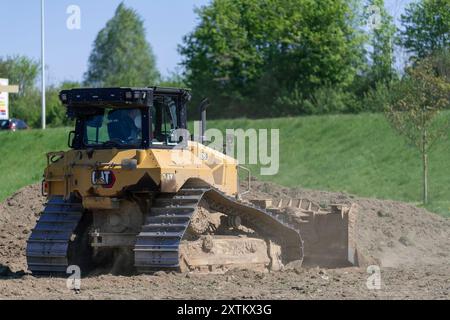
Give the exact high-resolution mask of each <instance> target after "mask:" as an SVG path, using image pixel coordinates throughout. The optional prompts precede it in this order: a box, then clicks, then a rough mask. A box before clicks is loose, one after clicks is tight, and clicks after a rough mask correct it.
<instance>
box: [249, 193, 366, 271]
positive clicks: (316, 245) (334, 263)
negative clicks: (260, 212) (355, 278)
mask: <svg viewBox="0 0 450 320" xmlns="http://www.w3.org/2000/svg"><path fill="white" fill-rule="evenodd" d="M251 202H252V203H254V204H255V205H257V206H259V207H262V208H265V209H267V210H270V211H272V212H274V213H278V214H282V215H284V216H285V217H286V219H288V220H289V221H291V222H292V223H294V224H296V225H297V226H298V227H299V228H300V232H301V234H302V238H303V241H304V253H305V257H304V259H303V266H305V267H316V266H319V267H323V268H339V267H348V266H352V265H358V261H357V260H358V259H357V251H356V250H357V248H356V238H355V234H356V219H357V206H356V204H352V205H338V204H336V205H330V206H329V207H327V208H323V207H321V206H319V205H318V204H316V203H314V202H312V201H310V200H307V199H277V200H252V201H251Z"/></svg>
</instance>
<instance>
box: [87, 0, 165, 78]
mask: <svg viewBox="0 0 450 320" xmlns="http://www.w3.org/2000/svg"><path fill="white" fill-rule="evenodd" d="M85 80H86V84H87V85H90V86H149V85H152V84H155V83H156V82H157V81H158V80H159V72H158V71H157V69H156V63H155V57H154V55H153V53H152V49H151V47H150V44H149V43H148V42H147V41H146V39H145V29H144V23H143V21H142V19H141V18H140V17H139V15H138V14H137V13H136V12H135V11H134V10H133V9H129V8H126V7H125V5H124V4H123V3H121V4H120V5H119V6H118V8H117V10H116V13H115V16H114V17H113V18H112V19H111V20H109V21H108V22H107V24H106V27H105V28H104V29H102V30H101V31H100V32H99V34H98V35H97V38H96V40H95V42H94V48H93V50H92V53H91V56H90V57H89V67H88V71H87V73H86V74H85Z"/></svg>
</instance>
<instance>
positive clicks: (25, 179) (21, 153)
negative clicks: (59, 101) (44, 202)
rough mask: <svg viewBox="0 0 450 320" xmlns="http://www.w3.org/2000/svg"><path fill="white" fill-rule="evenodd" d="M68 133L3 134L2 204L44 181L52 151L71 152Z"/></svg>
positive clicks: (0, 152) (0, 134) (0, 150)
mask: <svg viewBox="0 0 450 320" xmlns="http://www.w3.org/2000/svg"><path fill="white" fill-rule="evenodd" d="M68 132H69V130H68V129H65V128H63V129H48V130H46V131H41V130H30V131H19V132H0V170H1V171H2V172H1V177H2V179H1V180H0V201H3V200H4V199H5V198H6V197H7V196H9V195H11V194H12V193H14V192H15V191H17V190H18V189H20V188H22V187H24V186H26V185H29V184H32V183H36V182H38V181H41V180H42V176H43V173H44V172H43V170H44V168H45V165H46V163H47V160H46V156H45V154H46V153H47V152H49V151H59V150H64V149H67V135H68Z"/></svg>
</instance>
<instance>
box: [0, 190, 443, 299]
mask: <svg viewBox="0 0 450 320" xmlns="http://www.w3.org/2000/svg"><path fill="white" fill-rule="evenodd" d="M246 197H247V198H248V199H265V198H277V197H286V198H308V199H311V200H313V201H315V202H317V203H320V204H330V203H343V204H350V203H357V204H358V205H359V217H358V232H357V237H358V249H359V250H360V251H361V252H364V254H365V255H366V256H367V257H370V258H371V259H373V260H374V261H375V262H379V263H381V265H382V266H385V267H392V266H393V267H397V268H383V269H382V287H381V289H380V290H375V291H374V290H368V289H367V287H366V282H367V279H368V276H369V275H368V273H367V272H366V270H365V269H362V268H344V269H334V270H324V269H320V268H313V269H305V268H298V267H295V266H294V267H293V268H291V269H289V270H286V271H284V272H276V273H269V274H261V273H255V272H253V271H245V270H244V271H237V270H235V271H231V272H229V273H228V274H225V275H195V274H194V275H191V274H187V275H186V274H171V273H163V272H160V273H156V274H155V275H140V276H129V277H124V276H111V275H91V276H90V277H88V278H85V279H83V281H82V293H81V294H80V295H75V294H74V293H73V292H72V291H70V290H68V289H67V288H66V280H65V279H60V278H53V279H52V278H34V277H32V276H29V275H24V273H22V272H20V271H21V270H26V259H25V247H26V239H27V238H28V236H29V234H30V232H31V229H32V228H33V227H34V225H35V222H36V220H37V218H38V217H39V214H40V212H41V211H42V209H43V204H44V198H43V197H41V196H40V186H39V185H34V186H30V187H26V188H24V189H22V190H20V191H18V192H17V193H16V194H14V195H13V196H12V197H10V198H9V199H7V200H6V201H5V202H4V203H3V204H1V205H0V278H1V279H2V280H0V292H1V293H0V298H15V299H16V298H33V299H36V298H38V299H189V300H191V299H224V298H229V299H233V298H242V299H352V298H355V299H367V298H369V299H370V298H372V299H373V298H375V299H448V294H449V292H450V283H449V280H448V270H449V256H448V248H449V245H450V234H449V231H450V228H449V227H450V222H449V220H448V219H444V218H441V217H439V216H437V215H435V214H432V213H429V212H427V211H426V210H422V209H418V208H416V207H414V206H411V205H409V204H404V203H399V202H393V201H380V200H372V199H362V198H357V197H353V196H351V195H346V194H341V193H328V192H320V191H311V190H302V189H288V188H283V187H280V186H277V185H275V184H271V183H264V182H256V181H254V182H253V191H252V193H251V194H249V195H247V196H246ZM424 264H427V265H430V266H429V267H427V268H424V267H423V266H420V265H424ZM400 266H401V268H398V267H400Z"/></svg>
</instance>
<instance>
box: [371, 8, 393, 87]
mask: <svg viewBox="0 0 450 320" xmlns="http://www.w3.org/2000/svg"><path fill="white" fill-rule="evenodd" d="M367 8H368V9H372V10H373V11H372V12H370V11H371V10H367V13H368V14H369V16H368V18H369V19H374V20H375V21H372V25H371V29H372V32H371V46H372V51H371V53H370V57H371V69H370V74H369V78H370V81H371V83H372V85H373V86H375V85H376V84H377V83H379V82H382V83H389V82H390V81H392V80H393V79H394V78H395V75H396V73H395V69H394V63H395V58H394V40H395V34H396V32H397V28H396V27H395V25H394V22H393V18H392V16H391V15H390V14H389V13H388V12H387V10H386V8H385V3H384V0H369V1H368V7H367Z"/></svg>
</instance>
